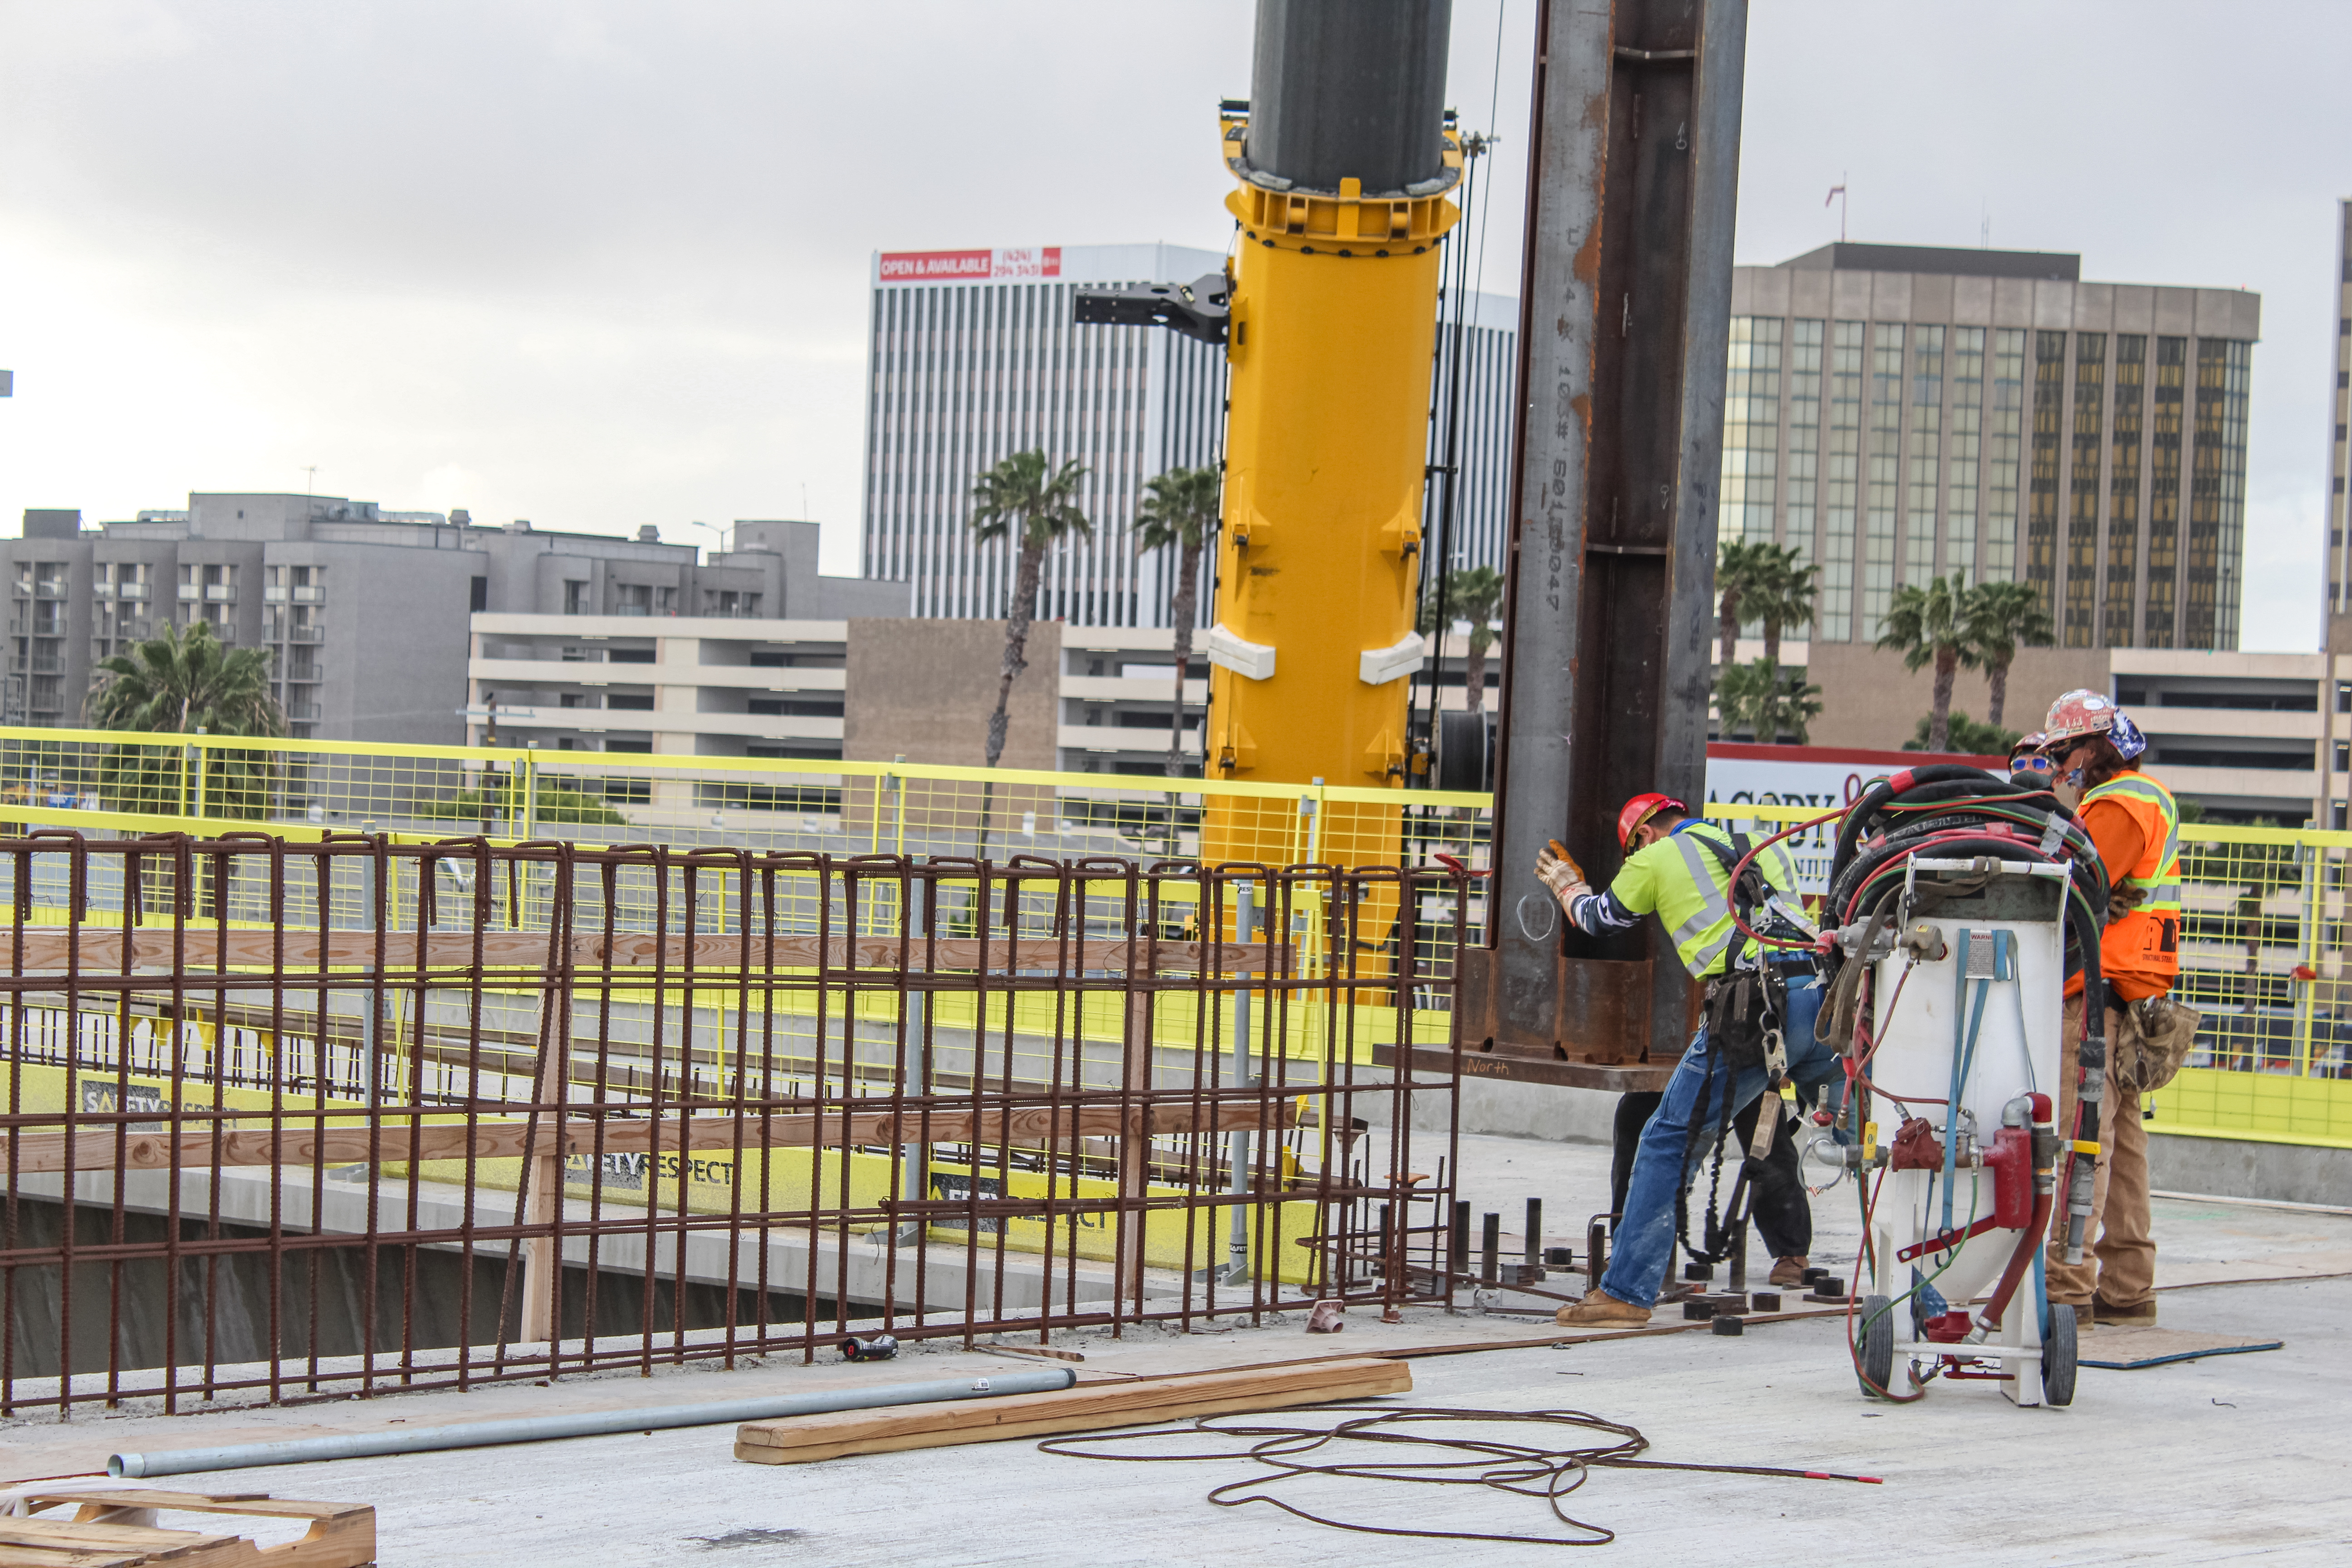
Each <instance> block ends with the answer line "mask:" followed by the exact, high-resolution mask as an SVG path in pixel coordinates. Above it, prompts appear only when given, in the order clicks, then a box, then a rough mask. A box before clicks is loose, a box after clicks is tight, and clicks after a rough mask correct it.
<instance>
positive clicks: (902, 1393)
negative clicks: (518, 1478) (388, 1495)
mask: <svg viewBox="0 0 2352 1568" xmlns="http://www.w3.org/2000/svg"><path fill="white" fill-rule="evenodd" d="M1077 1380H1078V1374H1077V1373H1075V1372H1073V1371H1071V1370H1070V1369H1069V1368H1067V1367H1056V1368H1054V1369H1052V1370H1050V1371H1040V1372H1015V1373H990V1374H989V1375H987V1376H985V1377H949V1378H940V1379H939V1380H937V1381H935V1382H929V1383H893V1384H886V1385H884V1386H882V1387H879V1388H842V1389H835V1390H832V1391H830V1392H827V1393H823V1394H782V1395H778V1396H777V1397H774V1398H772V1399H730V1400H725V1401H722V1402H719V1403H717V1404H709V1405H653V1406H650V1407H648V1408H646V1409H643V1410H588V1411H582V1412H580V1413H578V1414H576V1415H535V1416H528V1417H525V1418H522V1419H520V1420H514V1421H467V1422H461V1423H459V1424H457V1425H456V1426H420V1427H418V1428H417V1429H416V1430H415V1431H413V1432H390V1431H383V1432H352V1433H346V1434H342V1435H340V1436H332V1437H297V1438H292V1439H289V1441H287V1442H283V1443H237V1444H232V1445H230V1446H229V1447H221V1448H171V1449H167V1450H165V1451H164V1452H163V1453H160V1454H116V1455H114V1456H112V1457H111V1458H109V1459H108V1460H107V1461H106V1473H107V1474H108V1475H110V1476H118V1477H122V1478H125V1479H143V1478H145V1477H149V1476H184V1475H192V1474H194V1473H197V1472H199V1471H205V1470H244V1469H252V1468H255V1467H257V1466H261V1465H307V1464H315V1463H317V1462H318V1461H320V1460H322V1459H365V1458H375V1457H377V1456H380V1455H384V1454H426V1453H434V1452H436V1451H439V1450H442V1449H446V1448H481V1447H491V1446H493V1445H497V1444H501V1443H544V1442H549V1441H551V1440H553V1439H555V1438H559V1437H604V1436H614V1435H615V1434H618V1433H622V1432H651V1431H656V1430H659V1429H662V1428H666V1427H672V1426H723V1425H726V1424H728V1423H731V1422H737V1421H772V1420H775V1419H777V1418H779V1417H781V1416H787V1415H823V1414H824V1413H825V1412H827V1411H833V1410H867V1409H878V1408H880V1407H882V1406H885V1405H927V1404H932V1403H936V1402H938V1401H940V1400H946V1399H980V1398H989V1397H992V1396H994V1395H997V1394H1058V1393H1060V1392H1061V1391H1062V1390H1063V1389H1066V1388H1067V1387H1069V1386H1070V1385H1071V1384H1075V1383H1076V1382H1077Z"/></svg>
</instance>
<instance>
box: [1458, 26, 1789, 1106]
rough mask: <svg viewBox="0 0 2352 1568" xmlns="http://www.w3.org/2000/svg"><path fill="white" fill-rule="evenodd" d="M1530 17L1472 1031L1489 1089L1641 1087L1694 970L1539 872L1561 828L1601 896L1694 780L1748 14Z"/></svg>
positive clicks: (1672, 1042) (1670, 1041) (1680, 1028)
mask: <svg viewBox="0 0 2352 1568" xmlns="http://www.w3.org/2000/svg"><path fill="white" fill-rule="evenodd" d="M1537 27H1538V33H1537V74H1536V88H1535V110H1534V126H1533V135H1532V137H1531V139H1530V142H1531V145H1532V147H1533V148H1534V159H1533V163H1534V167H1533V169H1532V171H1531V173H1530V176H1529V201H1528V238H1527V256H1526V264H1525V273H1524V288H1523V291H1522V302H1521V307H1520V310H1521V315H1520V330H1519V352H1520V355H1521V360H1520V379H1519V385H1520V388H1521V398H1520V406H1519V439H1518V448H1517V449H1518V452H1519V454H1520V456H1519V469H1518V473H1517V478H1516V481H1515V490H1514V500H1513V508H1512V515H1513V518H1514V519H1515V525H1514V531H1513V536H1512V544H1511V556H1510V588H1509V595H1508V601H1507V606H1506V610H1505V630H1504V639H1505V644H1506V647H1507V656H1506V658H1505V660H1504V666H1503V669H1504V676H1503V706H1502V726H1501V728H1502V737H1503V739H1502V747H1501V753H1502V754H1501V758H1500V763H1499V774H1498V783H1497V790H1496V825H1495V838H1496V855H1495V863H1496V873H1495V888H1494V899H1493V905H1492V908H1493V910H1494V916H1493V919H1492V921H1491V922H1490V931H1489V937H1488V941H1489V944H1490V945H1489V946H1488V948H1487V949H1486V951H1485V952H1482V953H1480V954H1478V955H1477V956H1476V957H1475V959H1473V960H1471V962H1469V963H1467V964H1465V974H1464V988H1465V1006H1466V1009H1467V1014H1468V1016H1466V1017H1465V1020H1464V1035H1465V1047H1467V1048H1469V1049H1474V1050H1475V1049H1485V1050H1487V1051H1490V1052H1492V1053H1493V1054H1494V1055H1493V1066H1494V1068H1495V1069H1496V1075H1497V1076H1507V1077H1525V1078H1549V1079H1552V1080H1553V1081H1570V1082H1578V1083H1587V1084H1591V1085H1592V1086H1594V1087H1610V1086H1612V1085H1618V1084H1622V1085H1623V1086H1626V1087H1632V1086H1634V1085H1635V1084H1637V1083H1639V1082H1642V1081H1644V1080H1646V1079H1650V1078H1652V1077H1654V1068H1653V1069H1652V1070H1651V1071H1649V1072H1643V1071H1641V1070H1638V1064H1641V1063H1642V1062H1643V1060H1644V1059H1645V1058H1646V1059H1647V1060H1648V1061H1649V1062H1650V1063H1652V1064H1655V1065H1664V1064H1670V1063H1671V1062H1672V1061H1673V1060H1674V1058H1675V1057H1676V1056H1677V1055H1678V1054H1679V1053H1680V1051H1681V1048H1682V1045H1683V1042H1684V1040H1685V1038H1686V1037H1687V1035H1688V1032H1689V1028H1690V1024H1691V1015H1692V1011H1693V1000H1694V996H1693V991H1692V987H1691V986H1690V984H1689V982H1688V977H1687V976H1686V975H1685V973H1684V972H1683V970H1682V967H1681V965H1680V964H1679V963H1676V962H1675V955H1674V950H1673V948H1672V947H1671V945H1669V944H1668V943H1666V942H1664V939H1663V937H1662V936H1661V935H1660V934H1659V933H1658V932H1657V931H1654V930H1652V929H1650V928H1649V927H1648V926H1647V925H1645V926H1644V928H1643V929H1642V930H1641V931H1637V932H1633V933H1630V934H1627V935H1624V936H1621V937H1614V938H1609V939H1593V938H1589V937H1586V936H1584V935H1582V934H1581V933H1580V932H1576V931H1571V930H1569V929H1567V925H1566V921H1564V919H1563V918H1562V917H1561V915H1560V912H1559V908H1558V906H1557V905H1556V904H1554V903H1553V901H1552V900H1551V898H1550V896H1549V893H1548V892H1547V891H1546V890H1545V889H1544V888H1543V887H1542V886H1541V884H1539V883H1538V882H1537V881H1536V879H1535V877H1534V875H1533V867H1534V865H1535V859H1536V856H1537V855H1538V852H1539V851H1540V850H1541V849H1542V847H1543V845H1544V841H1545V840H1546V839H1548V838H1553V837H1558V838H1559V839H1560V840H1562V841H1563V842H1564V843H1565V844H1567V845H1568V847H1569V848H1570V851H1571V852H1572V853H1573V854H1574V855H1575V856H1576V858H1577V859H1578V860H1579V861H1580V862H1581V863H1582V864H1583V866H1584V867H1585V869H1586V871H1587V872H1588V874H1590V875H1591V878H1592V879H1593V880H1594V882H1595V883H1596V885H1605V884H1606V882H1607V881H1608V879H1610V877H1611V876H1612V875H1613V874H1614V873H1615V871H1616V869H1617V867H1618V864H1619V862H1620V860H1621V858H1622V856H1621V854H1620V852H1619V849H1618V847H1617V843H1616V837H1615V820H1616V814H1617V809H1618V807H1619V805H1621V804H1622V802H1623V801H1624V800H1625V798H1626V797H1627V796H1629V795H1635V794H1638V793H1640V792H1642V791H1644V790H1650V789H1659V790H1664V791H1666V792H1668V793H1670V794H1674V795H1680V796H1682V797H1683V798H1685V799H1686V800H1690V801H1692V802H1694V803H1696V801H1697V800H1699V799H1700V798H1701V796H1702V795H1703V794H1704V791H1705V785H1706V707H1707V696H1708V681H1709V677H1710V669H1711V666H1712V658H1711V653H1710V645H1709V633H1710V628H1711V626H1712V618H1713V617H1712V610H1711V606H1710V600H1711V599H1712V597H1713V593H1714V561H1715V542H1716V521H1717V520H1716V508H1717V491H1718V489H1719V483H1718V481H1719V477H1720V473H1721V467H1722V445H1723V396H1724V379H1725V358H1724V356H1725V352H1726V342H1727V335H1728V331H1729V324H1730V301H1731V246H1732V229H1733V221H1734V217H1735V214H1736V205H1737V196H1738V164H1739V111H1740V93H1741V72H1742V68H1743V63H1744V58H1745V55H1746V51H1747V7H1746V4H1745V0H1617V4H1616V5H1615V7H1614V10H1613V13H1612V12H1610V11H1604V10H1599V9H1593V8H1587V7H1584V6H1579V5H1566V4H1551V3H1549V0H1547V3H1546V4H1545V5H1543V7H1542V9H1541V11H1540V13H1539V15H1538V23H1537ZM1510 1058H1518V1060H1519V1062H1521V1063H1526V1064H1527V1065H1526V1066H1517V1065H1515V1064H1513V1063H1512V1062H1511V1060H1510ZM1530 1058H1533V1060H1539V1061H1545V1062H1559V1063H1562V1064H1563V1068H1562V1069H1561V1070H1559V1071H1553V1072H1545V1071H1540V1070H1536V1069H1534V1068H1533V1061H1531V1060H1530ZM1566 1064H1575V1067H1574V1068H1573V1069H1570V1068H1567V1066H1566ZM1596 1068H1599V1069H1601V1070H1598V1071H1596V1070H1595V1069H1596ZM1612 1068H1613V1069H1617V1070H1613V1071H1612V1070H1610V1069H1612ZM1627 1068H1634V1069H1636V1070H1630V1071H1629V1070H1624V1069H1627Z"/></svg>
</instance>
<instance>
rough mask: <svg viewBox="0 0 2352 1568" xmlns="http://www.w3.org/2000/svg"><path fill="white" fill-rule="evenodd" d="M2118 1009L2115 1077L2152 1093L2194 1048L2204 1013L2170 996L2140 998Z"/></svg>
mask: <svg viewBox="0 0 2352 1568" xmlns="http://www.w3.org/2000/svg"><path fill="white" fill-rule="evenodd" d="M2122 1011H2123V1018H2124V1026H2123V1028H2122V1029H2121V1030H2120V1031H2119V1033H2120V1034H2121V1036H2122V1038H2121V1039H2119V1040H2118V1041H2116V1045H2117V1047H2119V1048H2118V1049H2117V1050H2116V1063H2115V1076H2116V1078H2117V1079H2119V1080H2120V1081H2122V1082H2123V1083H2124V1084H2126V1086H2128V1087H2130V1088H2133V1089H2137V1090H2139V1092H2140V1093H2142V1094H2150V1093H2153V1092H2154V1091H2156V1090H2157V1089H2162V1088H2163V1087H2164V1086H2165V1085H2166V1084H2168V1083H2170V1082H2171V1081H2172V1080H2173V1079H2174V1078H2176V1077H2177V1076H2179V1072H2180V1067H2181V1064H2182V1063H2183V1062H2186V1061H2187V1060H2188V1059H2189V1052H2190V1051H2191V1050H2193V1049H2195V1048H2196V1045H2197V1026H2199V1025H2200V1024H2202V1023H2203V1022H2204V1021H2205V1016H2204V1015H2203V1014H2201V1013H2200V1012H2198V1011H2197V1009H2196V1008H2194V1007H2186V1006H2183V1005H2181V1004H2179V1002H2176V1001H2174V1000H2173V999H2172V998H2171V997H2170V996H2147V997H2143V998H2142V999H2140V1000H2139V1001H2137V1002H2133V1003H2130V1004H2127V1005H2126V1006H2125V1007H2124V1008H2123V1010H2122Z"/></svg>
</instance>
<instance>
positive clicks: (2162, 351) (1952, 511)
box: [1721, 243, 2352, 648]
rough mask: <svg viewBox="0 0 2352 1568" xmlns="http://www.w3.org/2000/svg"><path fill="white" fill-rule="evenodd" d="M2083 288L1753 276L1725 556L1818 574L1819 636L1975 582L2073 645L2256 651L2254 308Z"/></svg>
mask: <svg viewBox="0 0 2352 1568" xmlns="http://www.w3.org/2000/svg"><path fill="white" fill-rule="evenodd" d="M2081 269H2082V268H2081V258H2080V257H2078V256H2073V255H2065V254H2059V253H2049V252H2034V251H2003V250H1963V249H1938V248H1932V247H1923V246H1889V245H1853V244H1844V243H1840V244H1835V245H1828V246H1824V247H1822V248H1821V249H1819V250H1815V251H1811V252H1808V253H1807V254H1805V255H1803V256H1800V257H1798V258H1795V259H1793V260H1790V261H1785V262H1782V263H1781V264H1780V265H1779V266H1777V267H1742V268H1738V269H1737V270H1736V272H1735V274H1734V279H1733V283H1732V307H1731V308H1732V321H1731V344H1730V382H1729V387H1728V396H1727V405H1726V410H1725V421H1724V444H1723V505H1722V525H1721V529H1722V537H1723V538H1725V539H1727V540H1732V539H1743V538H1745V539H1769V540H1772V541H1775V542H1780V543H1782V544H1788V545H1794V546H1796V547H1798V548H1799V549H1800V550H1801V551H1802V552H1803V555H1804V559H1805V560H1806V561H1807V562H1809V563H1814V564H1817V565H1818V566H1819V567H1820V568H1821V584H1822V593H1821V597H1820V599H1819V601H1818V605H1817V612H1816V619H1815V622H1814V625H1813V626H1812V627H1811V637H1812V638H1813V639H1814V640H1817V641H1826V642H1833V643H1843V642H1865V643H1866V642H1870V641H1873V640H1874V639H1875V638H1876V637H1878V635H1879V632H1880V629H1881V624H1882V622H1883V620H1884V618H1885V615H1886V610H1887V605H1888V602H1889V601H1890V600H1891V598H1892V597H1893V595H1894V593H1895V589H1896V588H1897V587H1899V586H1902V585H1905V584H1911V585H1918V586H1924V585H1925V584H1927V582H1928V580H1929V579H1931V578H1933V577H1935V576H1937V575H1939V574H1952V573H1958V574H1961V575H1962V576H1963V577H1965V578H1966V579H1967V580H1968V581H1969V582H1970V583H1975V582H1979V581H2012V580H2013V581H2020V582H2025V583H2030V584H2033V586H2034V588H2035V589H2036V590H2037V592H2038V593H2039V595H2040V596H2041V599H2042V604H2043V605H2044V606H2045V607H2046V608H2047V609H2048V611H2049V613H2050V616H2051V619H2052V622H2053V626H2055V628H2056V631H2057V646H2059V647H2064V648H2099V647H2155V648H2165V647H2178V648H2234V647H2237V646H2238V602H2239V590H2240V582H2241V570H2242V562H2243V557H2244V552H2245V539H2244V529H2245V473H2246V393H2247V380H2248V374H2249V371H2250V367H2251V363H2252V349H2253V343H2254V340H2255V338H2256V337H2257V336H2258V334H2259V331H2260V328H2261V317H2262V299H2261V296H2259V295H2257V294H2252V293H2249V292H2246V291H2244V290H2242V289H2192V288H2167V287H2160V286H2152V285H2147V284H2131V283H2086V282H2084V281H2082V280H2081ZM2347 313H2352V306H2347ZM2338 462H2339V467H2338V469H2337V471H2338V472H2339V473H2341V472H2342V471H2343V470H2342V468H2341V466H2340V464H2341V458H2340V456H2339V459H2338Z"/></svg>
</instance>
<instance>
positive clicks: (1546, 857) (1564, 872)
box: [1536, 844, 1592, 909]
mask: <svg viewBox="0 0 2352 1568" xmlns="http://www.w3.org/2000/svg"><path fill="white" fill-rule="evenodd" d="M1536 880H1538V881H1539V882H1541V883H1542V884H1543V885H1544V886H1545V887H1547V888H1549V889H1551V895H1552V897H1553V898H1555V899H1558V900H1559V907H1560V908H1562V909H1566V908H1568V906H1569V904H1570V902H1571V901H1573V900H1577V899H1580V898H1582V897H1584V896H1585V895H1586V894H1588V893H1590V892H1591V891H1592V884H1591V883H1590V882H1587V881H1586V880H1585V879H1584V868H1583V867H1581V866H1580V865H1578V864H1577V863H1576V861H1575V859H1574V858H1573V857H1571V856H1570V854H1569V853H1568V851H1566V850H1565V849H1562V848H1560V847H1559V846H1558V845H1557V844H1550V845H1546V846H1545V847H1544V851H1543V853H1542V854H1540V855H1538V856H1537V857H1536Z"/></svg>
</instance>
